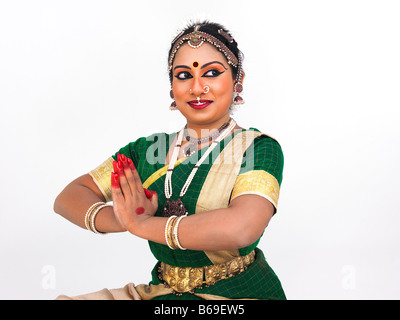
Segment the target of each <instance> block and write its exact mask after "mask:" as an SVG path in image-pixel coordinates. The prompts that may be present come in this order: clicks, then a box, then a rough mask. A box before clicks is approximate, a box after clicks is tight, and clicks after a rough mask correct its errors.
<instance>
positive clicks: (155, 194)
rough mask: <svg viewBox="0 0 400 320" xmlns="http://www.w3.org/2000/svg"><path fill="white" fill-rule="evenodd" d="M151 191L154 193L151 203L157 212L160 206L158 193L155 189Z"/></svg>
mask: <svg viewBox="0 0 400 320" xmlns="http://www.w3.org/2000/svg"><path fill="white" fill-rule="evenodd" d="M150 192H151V193H152V194H153V196H152V197H151V198H150V201H151V205H152V206H153V208H154V213H155V212H156V211H157V208H158V194H157V192H155V191H150Z"/></svg>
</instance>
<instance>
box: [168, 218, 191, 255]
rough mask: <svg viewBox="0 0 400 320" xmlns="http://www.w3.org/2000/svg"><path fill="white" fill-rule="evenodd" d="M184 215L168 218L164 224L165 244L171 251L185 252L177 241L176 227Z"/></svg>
mask: <svg viewBox="0 0 400 320" xmlns="http://www.w3.org/2000/svg"><path fill="white" fill-rule="evenodd" d="M185 217H186V215H183V216H180V217H178V216H170V217H169V218H168V220H167V223H166V224H165V242H166V243H167V245H168V247H169V248H170V249H172V250H176V249H181V250H186V249H185V248H183V247H182V246H181V244H180V243H179V239H178V226H179V223H180V222H181V220H182V219H183V218H185Z"/></svg>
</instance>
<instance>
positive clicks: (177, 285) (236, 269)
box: [158, 250, 256, 294]
mask: <svg viewBox="0 0 400 320" xmlns="http://www.w3.org/2000/svg"><path fill="white" fill-rule="evenodd" d="M255 255H256V254H255V252H254V250H253V251H252V252H250V253H249V254H248V255H246V256H240V257H237V258H234V259H232V260H231V261H228V262H226V263H221V264H216V265H211V266H205V267H200V268H191V267H173V266H170V265H168V264H165V263H163V262H161V265H160V267H159V268H158V272H159V278H160V280H162V281H164V284H165V286H166V287H170V288H171V289H173V290H174V293H178V294H181V293H184V292H190V293H193V290H194V289H195V288H199V289H201V288H202V286H203V284H205V285H206V286H211V285H213V284H215V283H216V282H218V281H220V280H223V279H227V278H230V277H233V276H235V275H238V274H240V273H242V272H243V271H245V270H246V269H247V267H248V266H249V265H251V264H252V263H253V262H254V260H255Z"/></svg>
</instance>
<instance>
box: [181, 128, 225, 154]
mask: <svg viewBox="0 0 400 320" xmlns="http://www.w3.org/2000/svg"><path fill="white" fill-rule="evenodd" d="M228 125H229V121H228V122H226V123H224V124H223V125H222V126H221V127H220V128H219V129H218V130H217V131H215V132H213V133H212V134H210V135H209V136H207V137H203V138H200V139H197V138H192V137H191V136H189V134H187V133H186V130H185V133H184V134H185V138H186V141H188V142H189V145H188V146H187V147H185V149H184V150H183V153H184V154H185V155H186V156H191V155H192V154H194V153H195V152H196V151H197V148H196V145H200V144H202V143H204V142H211V141H213V140H214V139H215V138H217V137H218V136H219V135H220V134H221V132H222V131H223V130H224V129H225V128H227V127H228Z"/></svg>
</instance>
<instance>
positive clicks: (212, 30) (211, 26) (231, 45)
mask: <svg viewBox="0 0 400 320" xmlns="http://www.w3.org/2000/svg"><path fill="white" fill-rule="evenodd" d="M196 26H199V29H198V31H203V32H205V33H208V34H209V35H211V36H213V37H215V38H217V39H218V40H219V41H221V42H222V43H223V44H224V45H226V46H227V48H228V49H229V50H231V51H232V53H233V54H234V55H235V56H236V58H237V59H238V60H239V55H240V57H241V59H242V60H243V54H242V52H241V51H240V50H239V48H238V44H237V42H236V40H235V39H233V37H231V36H230V32H229V30H228V29H226V28H225V27H224V26H223V25H221V24H219V23H215V22H210V21H208V20H205V21H202V22H192V23H190V24H189V25H188V26H187V27H186V28H184V29H183V30H182V31H183V33H182V31H181V33H180V34H179V37H178V36H177V37H176V38H175V39H174V40H173V41H172V43H171V48H170V49H169V52H168V59H169V57H170V56H171V51H172V48H173V46H174V44H175V42H176V41H177V40H178V39H179V38H180V37H181V36H183V35H185V34H189V33H192V32H193V31H194V28H195V27H196ZM220 29H222V30H223V33H225V35H227V36H228V37H230V38H231V39H232V40H233V41H232V42H230V41H229V40H228V39H227V38H226V37H225V36H224V35H222V34H220V33H219V32H218V30H220ZM230 67H231V70H232V76H233V79H236V76H237V73H238V66H236V67H234V66H232V65H230ZM172 78H173V77H172V70H171V71H170V72H169V79H170V82H171V83H172Z"/></svg>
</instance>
